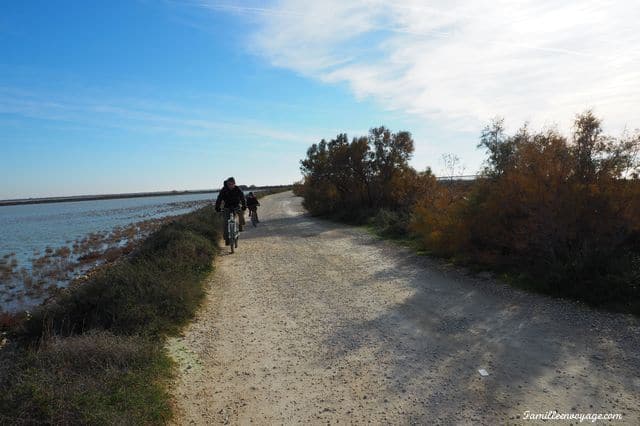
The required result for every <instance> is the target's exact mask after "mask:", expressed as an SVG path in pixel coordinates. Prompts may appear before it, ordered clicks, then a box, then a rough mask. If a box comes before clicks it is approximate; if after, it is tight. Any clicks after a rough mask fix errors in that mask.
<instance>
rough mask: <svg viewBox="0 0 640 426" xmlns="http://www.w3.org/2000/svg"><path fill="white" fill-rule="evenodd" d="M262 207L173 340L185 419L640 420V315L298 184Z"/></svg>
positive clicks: (177, 392)
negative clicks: (529, 281) (481, 271)
mask: <svg viewBox="0 0 640 426" xmlns="http://www.w3.org/2000/svg"><path fill="white" fill-rule="evenodd" d="M261 202H262V207H261V209H260V213H261V216H262V220H263V223H261V224H260V225H258V228H255V229H253V228H249V229H247V231H246V232H244V233H243V234H242V236H241V239H240V247H239V249H238V251H237V252H236V254H234V255H223V256H220V257H219V259H218V260H217V262H216V271H215V273H214V274H213V275H212V277H211V279H210V289H209V292H208V297H207V300H206V302H205V304H204V306H203V307H202V308H201V310H200V312H199V314H198V316H197V318H196V320H195V321H194V322H193V323H192V324H191V325H190V326H189V327H188V328H187V329H186V330H185V333H184V335H183V336H182V337H180V338H175V339H172V340H170V342H169V349H170V351H171V353H172V354H173V356H174V357H175V358H176V360H177V361H178V363H179V371H180V375H179V377H178V378H177V380H176V383H175V386H174V389H173V392H174V397H175V404H176V411H177V419H176V423H178V424H190V423H191V424H193V423H195V424H226V423H230V424H248V423H254V424H294V423H295V424H298V423H305V424H306V423H313V424H329V423H331V424H336V423H340V424H344V423H360V424H365V423H369V422H371V423H373V424H380V423H386V424H535V423H539V421H536V422H531V421H525V420H524V419H523V416H524V412H525V411H527V410H529V411H530V412H532V413H546V412H548V411H550V410H557V411H558V412H559V413H585V414H586V413H620V414H622V415H623V417H622V420H621V421H614V422H611V423H610V422H598V423H599V424H603V423H606V424H633V425H638V424H640V352H639V350H640V321H638V320H637V319H634V318H632V317H630V316H624V315H614V314H608V313H602V312H595V311H593V310H590V309H588V308H585V307H583V306H580V305H578V304H575V303H571V302H566V301H562V300H554V299H550V298H547V297H544V296H536V295H531V294H527V293H524V292H521V291H517V290H514V289H512V288H509V287H506V286H504V285H502V284H499V283H496V282H493V281H492V279H491V278H490V277H479V276H477V275H471V274H467V273H465V271H461V270H459V269H453V268H449V267H447V266H446V265H445V264H443V263H441V262H438V261H434V260H431V259H428V258H425V257H420V256H416V255H414V254H413V253H411V252H410V251H409V250H408V249H404V248H399V247H398V246H397V245H395V244H393V243H390V242H386V241H381V240H379V239H377V238H375V237H373V236H371V235H369V234H367V233H366V232H364V231H363V230H361V229H357V228H351V227H347V226H342V225H338V224H335V223H331V222H326V221H322V220H318V219H315V218H311V217H309V216H307V215H306V214H305V213H304V210H303V209H302V207H301V205H300V198H297V197H294V196H293V195H292V194H291V193H283V194H277V195H273V196H270V197H267V198H265V199H263V200H261ZM479 369H486V371H487V372H488V373H489V375H488V376H482V375H481V374H480V373H479V372H478V370H479ZM554 423H557V424H564V425H569V424H570V423H573V424H574V425H575V424H578V421H576V420H573V421H558V422H550V421H547V422H546V423H545V424H554ZM587 423H588V422H585V424H587Z"/></svg>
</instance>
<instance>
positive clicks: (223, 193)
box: [216, 177, 247, 245]
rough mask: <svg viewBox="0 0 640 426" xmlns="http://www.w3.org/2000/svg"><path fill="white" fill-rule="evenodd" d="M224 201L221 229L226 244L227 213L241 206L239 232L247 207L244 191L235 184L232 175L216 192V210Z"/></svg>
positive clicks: (242, 225)
mask: <svg viewBox="0 0 640 426" xmlns="http://www.w3.org/2000/svg"><path fill="white" fill-rule="evenodd" d="M223 201H224V223H223V224H222V229H223V232H224V242H225V244H226V245H229V235H228V229H227V221H228V220H229V215H230V213H231V210H232V209H237V208H238V207H241V208H242V210H241V211H239V212H238V224H239V227H238V230H239V231H240V232H242V231H243V227H244V211H245V210H246V209H247V202H246V200H245V198H244V193H243V192H242V190H241V189H240V188H239V187H237V186H236V180H235V179H234V178H233V177H230V178H229V179H227V180H225V181H224V184H223V187H222V189H221V190H220V192H219V193H218V198H217V199H216V211H217V212H219V211H220V205H221V204H222V202H223Z"/></svg>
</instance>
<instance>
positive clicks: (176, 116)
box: [0, 86, 321, 146]
mask: <svg viewBox="0 0 640 426" xmlns="http://www.w3.org/2000/svg"><path fill="white" fill-rule="evenodd" d="M200 96H204V95H202V94H201V95H200ZM210 96H214V95H210ZM97 98H98V99H100V101H96V100H95V99H96V97H93V96H91V97H90V96H88V95H82V94H79V93H77V92H76V93H74V94H73V96H69V95H64V94H60V93H38V92H31V91H27V90H21V89H16V88H12V87H1V86H0V115H6V116H16V117H23V118H32V119H39V120H47V121H51V122H55V123H57V124H62V123H66V124H69V125H73V126H78V125H79V126H86V127H93V128H96V127H97V128H118V129H123V130H128V131H133V132H139V133H157V134H164V135H174V136H177V137H178V138H179V140H182V141H183V143H184V144H188V143H189V138H190V137H207V136H216V135H220V134H221V133H223V134H233V135H236V136H237V137H242V136H247V137H248V136H256V137H259V138H264V139H267V140H269V141H271V142H272V143H273V142H275V143H279V142H287V143H297V144H300V145H301V146H305V144H308V143H310V142H311V141H313V140H314V138H317V137H319V135H320V133H321V132H316V133H317V134H315V133H314V132H313V131H309V132H299V133H298V132H295V131H291V130H288V129H282V128H278V127H273V126H269V125H266V124H265V123H264V122H262V121H261V120H257V119H252V118H250V117H242V118H240V117H228V116H226V115H224V114H222V113H221V112H220V111H217V110H215V109H211V108H197V107H193V108H187V107H184V106H183V105H184V104H185V102H180V103H178V104H176V103H173V102H170V101H162V100H157V99H144V98H143V99H136V98H127V97H124V98H113V97H109V96H98V97H97ZM224 98H225V99H226V100H227V101H229V97H224ZM240 100H241V99H236V100H235V101H236V102H238V101H240Z"/></svg>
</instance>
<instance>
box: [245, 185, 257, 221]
mask: <svg viewBox="0 0 640 426" xmlns="http://www.w3.org/2000/svg"><path fill="white" fill-rule="evenodd" d="M259 205H260V202H259V201H258V198H257V197H256V196H255V195H254V194H253V192H249V194H248V195H247V208H248V209H249V216H251V215H255V219H256V222H258V223H259V222H260V221H259V220H258V206H259Z"/></svg>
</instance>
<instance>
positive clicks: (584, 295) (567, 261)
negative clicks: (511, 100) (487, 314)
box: [412, 111, 640, 312]
mask: <svg viewBox="0 0 640 426" xmlns="http://www.w3.org/2000/svg"><path fill="white" fill-rule="evenodd" d="M479 146H480V147H483V148H485V149H487V151H488V153H489V159H488V161H487V167H486V169H485V171H484V178H482V179H479V180H478V181H477V182H476V183H475V184H474V186H473V188H472V189H471V190H470V191H468V192H465V191H455V190H452V189H451V188H446V187H444V186H440V187H439V189H438V190H437V191H435V192H434V193H433V194H432V195H430V196H429V197H426V198H424V199H422V200H421V201H420V202H418V204H417V207H416V209H415V210H414V214H413V220H412V230H413V231H414V232H415V233H416V234H417V235H418V236H419V237H420V238H421V240H422V242H423V243H424V245H425V247H426V248H428V249H430V250H432V251H434V252H437V253H440V254H443V255H446V256H456V257H462V258H464V259H466V260H469V261H471V262H474V263H479V264H484V265H488V266H490V267H494V268H495V267H497V268H499V269H502V270H508V271H510V272H511V273H512V274H515V275H516V276H519V278H520V281H521V282H526V284H527V285H528V286H529V287H532V288H536V289H538V290H542V291H545V292H548V293H552V294H557V295H563V296H569V297H573V298H578V299H582V300H585V301H587V302H588V303H591V304H594V305H604V306H608V307H611V308H613V309H620V310H625V311H634V312H640V287H639V286H640V237H639V236H640V181H639V180H638V172H639V168H638V160H637V152H638V148H639V147H640V135H635V136H628V135H627V136H623V137H621V138H613V137H609V136H604V135H603V134H602V129H601V125H600V120H598V119H597V118H596V117H595V116H594V115H593V114H592V113H591V112H590V111H588V112H586V113H584V114H582V115H579V116H578V117H577V118H576V121H575V126H574V134H573V138H572V140H571V141H569V140H568V139H567V138H565V137H564V136H562V135H560V134H559V133H558V132H557V131H555V130H547V131H543V132H538V133H532V132H531V131H530V130H529V129H528V128H527V127H526V126H525V127H523V128H522V129H520V130H519V131H518V132H517V133H516V134H515V135H512V136H507V135H505V133H504V129H503V124H502V122H501V121H496V122H494V123H493V124H492V125H491V126H489V127H487V128H486V129H485V131H484V132H483V135H482V138H481V143H480V145H479Z"/></svg>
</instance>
